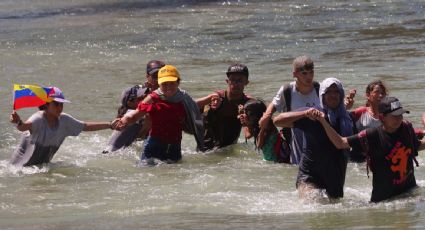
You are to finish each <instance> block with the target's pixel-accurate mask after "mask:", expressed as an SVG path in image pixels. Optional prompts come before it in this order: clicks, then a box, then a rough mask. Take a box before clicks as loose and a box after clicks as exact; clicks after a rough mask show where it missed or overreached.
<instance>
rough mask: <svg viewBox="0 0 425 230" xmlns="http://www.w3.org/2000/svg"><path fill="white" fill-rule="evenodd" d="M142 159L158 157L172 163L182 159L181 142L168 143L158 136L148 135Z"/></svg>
mask: <svg viewBox="0 0 425 230" xmlns="http://www.w3.org/2000/svg"><path fill="white" fill-rule="evenodd" d="M140 158H141V160H146V159H149V158H157V159H159V160H161V161H167V162H170V161H171V163H174V162H177V161H179V160H181V159H182V151H181V142H180V143H175V144H167V143H163V142H161V141H160V140H159V139H158V138H155V137H151V136H148V138H147V139H146V140H145V143H144V148H143V153H142V156H141V157H140Z"/></svg>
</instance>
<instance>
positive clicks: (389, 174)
mask: <svg viewBox="0 0 425 230" xmlns="http://www.w3.org/2000/svg"><path fill="white" fill-rule="evenodd" d="M348 143H349V145H350V146H351V147H352V148H353V149H359V151H361V152H365V153H366V154H367V157H368V158H369V166H370V169H371V171H372V173H373V189H372V197H371V201H372V202H379V201H382V200H386V199H388V198H391V197H393V196H396V195H398V194H401V193H404V192H406V191H408V190H410V189H411V188H414V187H415V186H416V180H415V175H414V169H413V161H414V157H415V156H417V155H418V148H419V146H420V143H419V140H418V139H417V137H416V136H415V133H414V130H413V127H412V125H411V124H410V123H408V122H405V121H403V123H402V124H401V126H400V128H399V129H398V130H397V131H396V132H394V133H387V132H385V131H384V130H383V127H382V126H380V127H378V128H371V129H366V130H363V131H361V132H360V133H358V134H356V135H353V136H351V137H349V138H348Z"/></svg>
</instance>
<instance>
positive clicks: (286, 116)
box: [273, 110, 307, 128]
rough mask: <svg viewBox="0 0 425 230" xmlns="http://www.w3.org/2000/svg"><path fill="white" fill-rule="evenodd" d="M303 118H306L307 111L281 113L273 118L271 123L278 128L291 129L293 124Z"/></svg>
mask: <svg viewBox="0 0 425 230" xmlns="http://www.w3.org/2000/svg"><path fill="white" fill-rule="evenodd" d="M305 117H307V110H305V111H294V112H283V113H281V114H279V115H277V116H276V117H275V118H273V123H274V125H276V126H278V127H283V128H291V127H292V126H293V125H294V122H296V121H298V120H299V119H301V118H305Z"/></svg>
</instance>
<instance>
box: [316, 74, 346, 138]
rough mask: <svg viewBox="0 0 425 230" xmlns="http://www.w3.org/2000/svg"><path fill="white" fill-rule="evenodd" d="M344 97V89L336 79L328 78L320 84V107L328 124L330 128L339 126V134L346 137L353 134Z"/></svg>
mask: <svg viewBox="0 0 425 230" xmlns="http://www.w3.org/2000/svg"><path fill="white" fill-rule="evenodd" d="M344 97H345V95H344V87H343V86H342V83H341V82H340V81H339V80H338V79H336V78H333V77H330V78H326V79H325V80H323V81H322V82H321V83H320V89H319V99H320V106H321V107H322V108H323V110H324V112H325V113H326V116H327V117H328V120H329V123H330V124H331V125H332V126H335V125H339V129H340V130H339V132H340V134H341V135H342V136H344V137H346V136H351V135H352V134H353V121H352V120H351V117H350V115H349V114H348V112H347V110H346V109H345V105H344Z"/></svg>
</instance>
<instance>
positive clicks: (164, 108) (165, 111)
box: [137, 92, 186, 144]
mask: <svg viewBox="0 0 425 230" xmlns="http://www.w3.org/2000/svg"><path fill="white" fill-rule="evenodd" d="M150 96H151V98H152V100H153V102H152V103H150V104H148V103H139V105H138V107H137V109H138V110H140V111H144V112H146V113H149V115H150V117H151V120H152V127H151V130H150V131H149V136H152V137H154V138H157V139H158V140H160V141H161V142H163V143H168V144H176V143H181V139H182V131H183V123H184V120H185V118H186V112H185V110H184V106H183V102H177V103H170V102H167V101H165V100H163V99H161V98H160V97H159V96H158V94H156V93H155V92H153V93H151V94H150Z"/></svg>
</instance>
